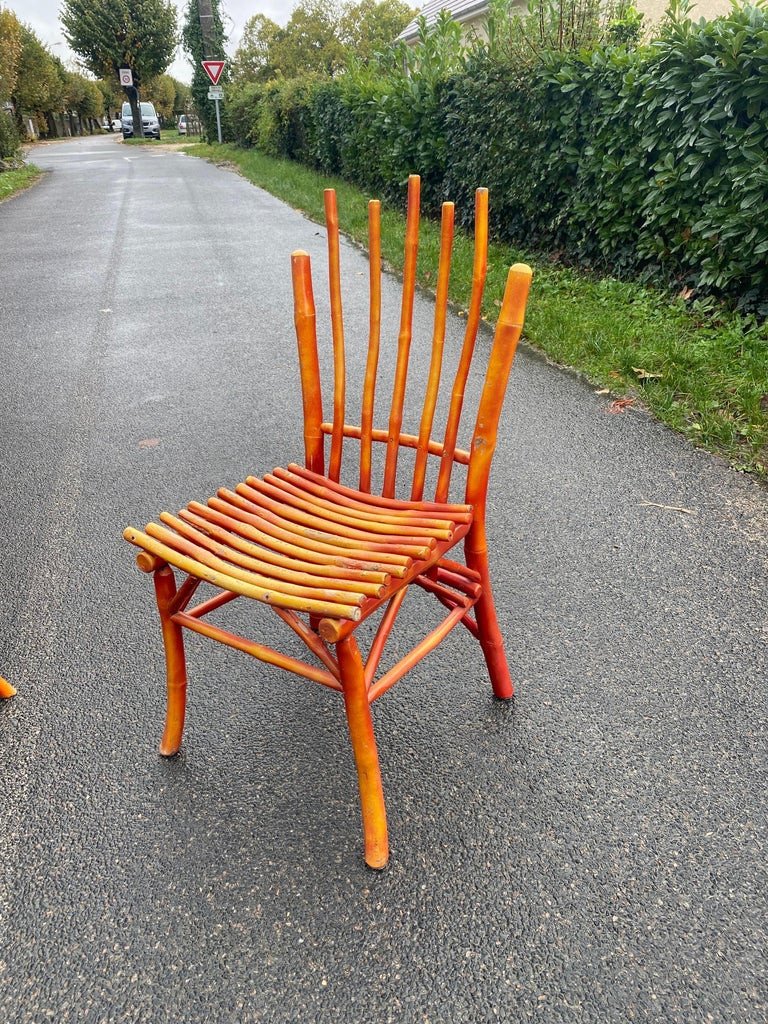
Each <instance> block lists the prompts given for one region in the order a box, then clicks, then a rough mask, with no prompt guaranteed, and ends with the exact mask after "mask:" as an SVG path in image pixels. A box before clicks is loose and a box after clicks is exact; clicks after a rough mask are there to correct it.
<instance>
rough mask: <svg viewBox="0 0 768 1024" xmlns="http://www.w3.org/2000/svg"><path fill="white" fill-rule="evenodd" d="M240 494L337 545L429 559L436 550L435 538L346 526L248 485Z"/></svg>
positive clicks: (259, 506) (252, 504)
mask: <svg viewBox="0 0 768 1024" xmlns="http://www.w3.org/2000/svg"><path fill="white" fill-rule="evenodd" d="M237 493H238V494H239V495H240V496H241V497H243V498H245V499H247V501H248V502H249V503H250V504H251V506H252V507H253V508H258V509H260V510H261V511H262V512H263V513H264V514H265V515H266V514H270V515H272V516H274V517H275V518H276V519H280V520H282V521H283V522H291V523H296V524H298V525H300V526H301V527H303V528H304V529H305V530H311V531H313V532H318V531H319V532H321V533H323V534H324V535H325V536H327V537H332V538H333V540H334V543H336V544H343V543H347V544H348V545H349V546H350V547H354V546H355V545H357V544H360V546H361V547H366V548H369V549H370V550H371V551H379V550H381V551H394V552H395V553H398V554H403V555H408V556H411V557H413V558H427V557H428V554H429V552H430V551H431V549H432V548H434V547H435V543H436V542H435V540H434V538H433V537H421V538H418V541H419V542H418V543H417V538H414V537H410V536H408V535H407V534H397V535H394V534H377V533H374V532H372V531H370V530H362V529H358V528H357V527H355V526H346V525H345V524H344V523H343V522H341V521H340V520H338V519H337V520H335V521H334V520H332V519H330V518H326V517H323V516H320V515H315V514H313V513H310V512H303V511H302V510H301V509H298V508H294V507H293V506H292V505H287V504H283V503H282V502H278V501H274V500H273V499H272V498H269V497H268V496H267V495H266V494H263V493H261V492H260V491H259V490H256V489H255V488H253V487H250V486H249V485H248V484H238V485H237Z"/></svg>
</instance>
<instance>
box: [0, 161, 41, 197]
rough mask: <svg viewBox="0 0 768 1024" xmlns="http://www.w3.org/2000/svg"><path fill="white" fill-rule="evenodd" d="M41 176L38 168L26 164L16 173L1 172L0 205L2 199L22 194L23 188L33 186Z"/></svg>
mask: <svg viewBox="0 0 768 1024" xmlns="http://www.w3.org/2000/svg"><path fill="white" fill-rule="evenodd" d="M41 174H42V171H41V170H40V168H39V167H35V165H34V164H26V166H24V167H20V168H19V170H18V171H2V172H0V203H1V202H2V201H3V199H9V198H10V197H11V196H13V195H16V193H17V192H22V191H23V190H24V189H25V188H29V186H30V185H33V184H34V183H35V182H36V181H37V179H38V178H39V177H40V175H41Z"/></svg>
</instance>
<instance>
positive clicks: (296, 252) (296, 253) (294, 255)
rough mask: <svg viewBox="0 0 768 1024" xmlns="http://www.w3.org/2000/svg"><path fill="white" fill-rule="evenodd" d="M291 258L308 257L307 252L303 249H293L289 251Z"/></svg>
mask: <svg viewBox="0 0 768 1024" xmlns="http://www.w3.org/2000/svg"><path fill="white" fill-rule="evenodd" d="M291 259H292V260H300V259H307V260H308V259H309V253H308V252H307V251H306V250H305V249H294V250H293V252H292V253H291Z"/></svg>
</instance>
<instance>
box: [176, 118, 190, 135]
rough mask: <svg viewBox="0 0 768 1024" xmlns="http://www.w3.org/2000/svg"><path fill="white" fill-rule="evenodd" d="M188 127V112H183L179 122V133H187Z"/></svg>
mask: <svg viewBox="0 0 768 1024" xmlns="http://www.w3.org/2000/svg"><path fill="white" fill-rule="evenodd" d="M187 127H188V125H187V115H186V114H182V115H181V117H180V118H179V124H178V128H179V135H186V134H187Z"/></svg>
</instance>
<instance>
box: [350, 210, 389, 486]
mask: <svg viewBox="0 0 768 1024" xmlns="http://www.w3.org/2000/svg"><path fill="white" fill-rule="evenodd" d="M368 264H369V278H370V293H371V300H370V302H371V305H370V315H369V328H368V360H367V362H366V365H365V383H364V385H363V405H362V413H361V416H360V440H361V442H362V443H361V445H360V490H361V491H370V489H371V431H372V429H373V403H374V399H375V397H376V374H377V372H378V368H379V346H380V342H381V203H380V202H379V200H378V199H372V200H371V201H370V203H368ZM345 436H346V435H345Z"/></svg>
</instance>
